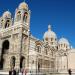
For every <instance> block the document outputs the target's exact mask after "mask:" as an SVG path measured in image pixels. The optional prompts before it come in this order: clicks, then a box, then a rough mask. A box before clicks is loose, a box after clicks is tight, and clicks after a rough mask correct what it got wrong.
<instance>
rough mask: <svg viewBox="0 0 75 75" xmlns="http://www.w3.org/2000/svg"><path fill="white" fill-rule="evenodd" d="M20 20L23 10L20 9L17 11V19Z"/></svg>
mask: <svg viewBox="0 0 75 75" xmlns="http://www.w3.org/2000/svg"><path fill="white" fill-rule="evenodd" d="M19 20H21V12H20V11H19V12H18V13H17V21H19Z"/></svg>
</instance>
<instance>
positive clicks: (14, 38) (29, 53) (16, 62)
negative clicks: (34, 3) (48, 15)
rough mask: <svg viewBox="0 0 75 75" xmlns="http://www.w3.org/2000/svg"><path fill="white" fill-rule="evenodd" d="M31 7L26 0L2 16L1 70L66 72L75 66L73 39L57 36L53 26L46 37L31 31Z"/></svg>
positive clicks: (0, 21)
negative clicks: (70, 40)
mask: <svg viewBox="0 0 75 75" xmlns="http://www.w3.org/2000/svg"><path fill="white" fill-rule="evenodd" d="M30 15H31V12H30V9H29V7H28V4H27V3H25V2H22V3H20V4H19V6H18V7H17V8H16V10H15V16H14V18H12V15H11V13H10V12H9V11H6V12H4V13H3V15H2V16H1V17H0V70H1V71H9V70H10V69H11V68H13V67H14V68H15V69H16V70H18V69H27V70H28V71H35V72H38V71H41V72H45V73H48V72H63V71H67V70H68V69H69V68H71V69H75V60H74V57H75V49H73V48H72V47H71V45H70V43H69V41H68V40H67V39H66V38H64V37H62V38H60V39H58V38H57V35H56V33H55V32H53V31H52V28H51V25H48V30H47V31H46V32H45V33H44V35H43V40H40V39H38V38H36V37H34V36H33V35H32V34H31V33H30Z"/></svg>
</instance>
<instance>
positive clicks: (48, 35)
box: [43, 25, 57, 39]
mask: <svg viewBox="0 0 75 75" xmlns="http://www.w3.org/2000/svg"><path fill="white" fill-rule="evenodd" d="M43 38H44V39H46V38H49V39H50V38H57V36H56V34H55V32H53V31H52V30H51V26H50V25H49V26H48V31H46V32H45V33H44V37H43Z"/></svg>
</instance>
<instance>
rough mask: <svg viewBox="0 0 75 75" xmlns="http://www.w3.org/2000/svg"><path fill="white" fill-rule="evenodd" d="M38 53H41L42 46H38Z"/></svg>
mask: <svg viewBox="0 0 75 75" xmlns="http://www.w3.org/2000/svg"><path fill="white" fill-rule="evenodd" d="M36 51H37V52H39V53H41V46H40V45H37V46H36Z"/></svg>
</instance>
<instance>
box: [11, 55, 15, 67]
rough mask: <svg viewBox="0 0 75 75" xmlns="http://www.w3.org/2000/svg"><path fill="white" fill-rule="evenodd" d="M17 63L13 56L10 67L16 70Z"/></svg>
mask: <svg viewBox="0 0 75 75" xmlns="http://www.w3.org/2000/svg"><path fill="white" fill-rule="evenodd" d="M15 61H16V58H15V56H12V57H11V60H10V66H11V68H14V67H15Z"/></svg>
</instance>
